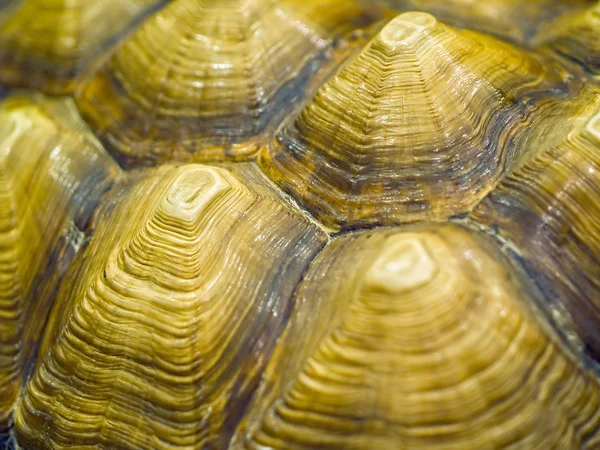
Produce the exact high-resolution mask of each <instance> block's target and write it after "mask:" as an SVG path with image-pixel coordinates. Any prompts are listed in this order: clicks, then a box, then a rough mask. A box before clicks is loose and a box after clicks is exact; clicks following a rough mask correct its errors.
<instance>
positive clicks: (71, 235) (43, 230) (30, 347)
mask: <svg viewBox="0 0 600 450" xmlns="http://www.w3.org/2000/svg"><path fill="white" fill-rule="evenodd" d="M0 136H1V137H0V427H6V425H7V423H8V415H9V412H10V409H11V406H12V403H13V402H14V401H15V399H16V397H17V395H18V393H19V390H20V388H21V384H22V381H21V378H22V377H23V376H24V372H25V368H26V366H27V364H28V363H29V362H30V358H31V355H32V354H33V353H35V348H36V344H37V341H38V339H39V337H40V333H41V329H42V327H43V325H44V321H43V320H39V319H38V318H43V317H44V316H45V315H46V314H47V313H48V311H49V309H50V306H51V304H52V300H53V295H52V294H53V291H54V290H55V289H56V287H57V285H58V282H59V280H60V278H61V277H62V276H63V275H64V272H65V268H66V267H67V266H68V265H69V263H70V261H71V260H72V259H73V256H74V255H75V253H77V251H78V250H79V247H80V245H81V243H82V241H83V239H84V238H85V234H86V228H87V224H88V222H89V220H90V216H91V211H93V206H94V203H95V202H97V201H98V199H99V197H100V195H101V194H102V193H103V191H105V190H106V189H108V187H109V186H110V184H111V183H112V181H113V179H114V177H115V176H117V175H118V173H119V172H120V169H119V168H118V166H117V165H116V164H115V163H114V162H113V161H112V160H111V159H110V158H109V157H108V155H107V154H106V152H104V150H103V149H102V148H101V147H100V145H99V144H98V143H97V141H96V140H95V138H94V137H93V136H92V135H91V134H90V133H89V131H87V132H86V130H85V128H84V125H83V124H82V123H81V121H80V119H79V121H78V118H77V116H76V113H74V104H73V102H72V101H70V100H68V101H53V100H47V99H45V98H43V97H42V96H41V95H35V96H29V97H26V96H22V97H13V98H11V99H9V100H5V101H4V102H2V103H0Z"/></svg>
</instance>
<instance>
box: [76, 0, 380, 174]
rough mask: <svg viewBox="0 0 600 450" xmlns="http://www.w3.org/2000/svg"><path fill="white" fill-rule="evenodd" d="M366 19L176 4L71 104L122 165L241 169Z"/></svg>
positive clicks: (266, 6)
mask: <svg viewBox="0 0 600 450" xmlns="http://www.w3.org/2000/svg"><path fill="white" fill-rule="evenodd" d="M375 19H376V17H370V16H369V15H368V14H367V13H366V12H364V11H362V10H361V9H360V8H359V7H358V6H356V5H355V4H354V3H353V2H350V3H348V2H345V3H343V5H342V2H340V1H339V0H328V1H327V2H319V3H318V2H313V1H308V2H301V1H298V0H258V1H254V2H248V1H240V0H227V1H220V2H216V1H197V0H176V1H173V2H171V3H170V4H169V5H168V6H167V7H165V8H164V9H163V10H161V11H159V12H157V13H156V14H155V15H154V16H153V17H151V18H150V19H149V20H148V21H146V22H145V23H144V24H143V26H142V27H141V28H140V29H139V30H138V31H137V32H136V33H134V34H133V35H132V36H131V37H130V38H128V39H127V40H126V41H125V42H124V43H123V44H122V45H121V47H120V48H119V49H118V50H117V51H116V53H115V54H114V55H113V56H112V57H111V58H110V60H109V61H108V62H107V63H106V64H105V65H104V66H103V67H102V68H100V70H99V71H98V72H97V73H96V74H95V75H94V76H93V77H92V78H91V79H90V80H89V82H88V83H87V84H86V85H85V86H84V87H83V89H82V90H81V91H80V92H79V93H78V95H77V102H78V105H79V108H80V109H81V111H82V113H83V115H84V116H85V117H86V118H87V120H88V121H89V123H90V124H91V125H92V127H93V128H95V129H97V130H98V132H99V134H100V136H101V137H102V138H103V139H104V140H105V142H106V143H107V145H109V146H110V147H112V148H113V149H114V152H115V155H116V157H117V159H119V160H120V161H121V162H122V163H123V164H126V165H132V164H145V165H151V164H157V163H161V162H165V161H174V160H177V161H202V162H206V161H212V162H214V161H223V160H229V161H231V160H243V159H248V158H250V157H252V156H253V155H254V154H255V153H256V151H257V150H258V147H259V146H260V145H261V144H262V143H263V141H264V140H265V136H268V135H269V133H270V132H271V131H272V130H273V129H274V128H275V127H277V126H278V125H279V123H280V122H281V121H282V120H283V119H284V118H285V117H286V115H287V114H290V113H291V112H292V111H293V109H294V106H295V105H296V104H297V103H298V102H300V101H302V100H303V98H304V96H305V95H306V92H307V91H308V92H310V91H311V89H314V87H313V85H314V84H318V83H319V80H320V79H321V77H322V76H323V75H324V74H325V73H326V72H327V70H325V68H324V66H327V65H328V63H332V62H334V61H335V59H336V58H339V57H340V54H345V53H346V52H348V51H349V49H350V48H351V46H350V45H339V44H336V41H337V40H340V39H342V38H344V36H345V35H346V34H348V33H349V32H350V31H353V30H352V27H351V26H352V23H353V20H355V21H357V23H356V26H358V25H359V24H360V25H362V26H363V27H366V26H367V25H369V24H370V23H371V22H374V21H375ZM175 23H177V24H178V26H174V25H173V24H175ZM347 44H348V42H347ZM336 55H337V56H336Z"/></svg>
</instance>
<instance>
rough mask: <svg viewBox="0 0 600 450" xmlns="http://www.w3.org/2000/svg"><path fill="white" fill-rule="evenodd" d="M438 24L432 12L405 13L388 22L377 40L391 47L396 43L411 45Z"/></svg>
mask: <svg viewBox="0 0 600 450" xmlns="http://www.w3.org/2000/svg"><path fill="white" fill-rule="evenodd" d="M437 25H438V22H437V20H436V19H435V17H433V16H432V15H431V14H427V13H419V12H410V13H405V14H401V15H399V16H397V17H396V18H395V19H393V20H392V21H391V22H390V23H388V24H387V25H386V26H385V27H384V28H383V29H382V30H381V32H380V33H379V35H378V38H377V40H378V41H380V42H381V43H383V44H386V45H388V46H389V47H391V48H395V47H396V45H409V44H412V43H414V42H415V41H416V40H417V39H418V37H419V36H422V35H423V34H425V33H427V32H429V31H430V30H432V29H433V28H435V27H436V26H437Z"/></svg>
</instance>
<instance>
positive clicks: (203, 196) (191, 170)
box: [160, 165, 235, 222]
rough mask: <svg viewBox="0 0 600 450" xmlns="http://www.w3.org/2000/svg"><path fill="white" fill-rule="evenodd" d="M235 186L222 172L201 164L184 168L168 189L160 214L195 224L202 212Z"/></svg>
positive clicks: (228, 176)
mask: <svg viewBox="0 0 600 450" xmlns="http://www.w3.org/2000/svg"><path fill="white" fill-rule="evenodd" d="M234 183H235V181H234V180H232V179H231V177H230V175H228V174H227V172H226V171H224V170H220V169H217V168H214V167H207V166H200V165H197V166H187V167H183V168H181V169H179V171H178V173H177V175H176V176H175V178H174V179H173V181H171V183H170V184H169V186H168V187H167V191H166V194H165V197H164V199H163V200H162V202H161V204H160V211H161V212H163V213H165V214H167V215H169V216H173V217H177V218H179V219H183V220H184V221H186V222H195V221H197V220H199V218H200V217H201V216H202V213H203V211H204V209H205V208H206V207H207V206H208V205H210V204H211V203H213V202H215V201H217V199H218V198H219V197H220V196H221V194H223V193H224V192H226V191H228V190H230V189H232V188H233V184H234Z"/></svg>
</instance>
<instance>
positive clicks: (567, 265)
mask: <svg viewBox="0 0 600 450" xmlns="http://www.w3.org/2000/svg"><path fill="white" fill-rule="evenodd" d="M590 90H591V91H592V92H589V91H588V95H587V96H585V97H583V100H584V101H583V102H582V105H581V106H580V107H578V108H575V109H572V110H570V111H569V110H568V109H567V111H565V112H564V114H563V115H562V117H563V120H558V121H557V122H556V124H555V128H556V129H557V130H560V132H561V133H562V137H561V138H560V139H555V138H551V139H548V137H547V135H546V134H543V135H541V136H539V137H538V139H536V140H533V141H532V142H531V143H530V145H531V146H532V148H533V149H535V151H534V153H533V154H532V156H531V158H529V159H528V160H527V161H526V162H525V163H524V164H523V165H522V166H520V167H519V168H517V169H516V170H515V171H514V172H513V173H511V174H510V175H509V176H508V177H506V178H505V179H504V180H503V181H502V182H501V183H500V184H499V185H498V186H497V187H496V188H495V189H494V190H493V191H492V192H490V193H489V194H488V195H487V196H486V198H484V199H483V201H482V202H481V203H480V204H479V205H477V207H476V208H475V209H474V210H473V212H472V213H471V218H472V220H474V221H475V222H477V223H479V224H480V225H483V226H485V227H490V228H493V229H494V230H495V233H498V234H499V235H500V236H501V237H502V239H505V240H506V241H507V242H511V243H512V245H514V246H515V248H518V249H519V253H520V259H521V261H525V262H526V265H525V266H526V267H527V270H528V276H530V277H531V278H534V279H536V280H538V281H539V285H540V286H541V288H542V289H543V290H544V293H545V294H546V299H547V301H548V303H549V304H550V305H551V306H552V307H554V308H556V309H557V310H560V311H565V310H566V311H568V320H565V321H564V322H565V326H566V327H568V328H569V330H568V332H569V334H571V335H573V336H578V337H579V339H580V340H581V341H582V342H583V343H585V346H586V348H588V349H589V350H591V352H592V353H593V354H594V355H595V356H596V357H597V356H598V355H600V332H599V330H600V327H599V324H600V302H599V301H598V300H597V299H598V298H600V289H599V287H598V281H597V280H598V267H599V265H600V257H599V255H600V226H599V225H598V217H599V216H600V205H599V203H598V202H597V200H596V199H597V198H598V196H600V133H598V123H599V117H600V115H599V112H600V91H598V89H597V88H592V89H590ZM560 117H561V115H559V116H558V118H560ZM565 117H569V118H570V120H566V119H565ZM561 314H563V313H561Z"/></svg>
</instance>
